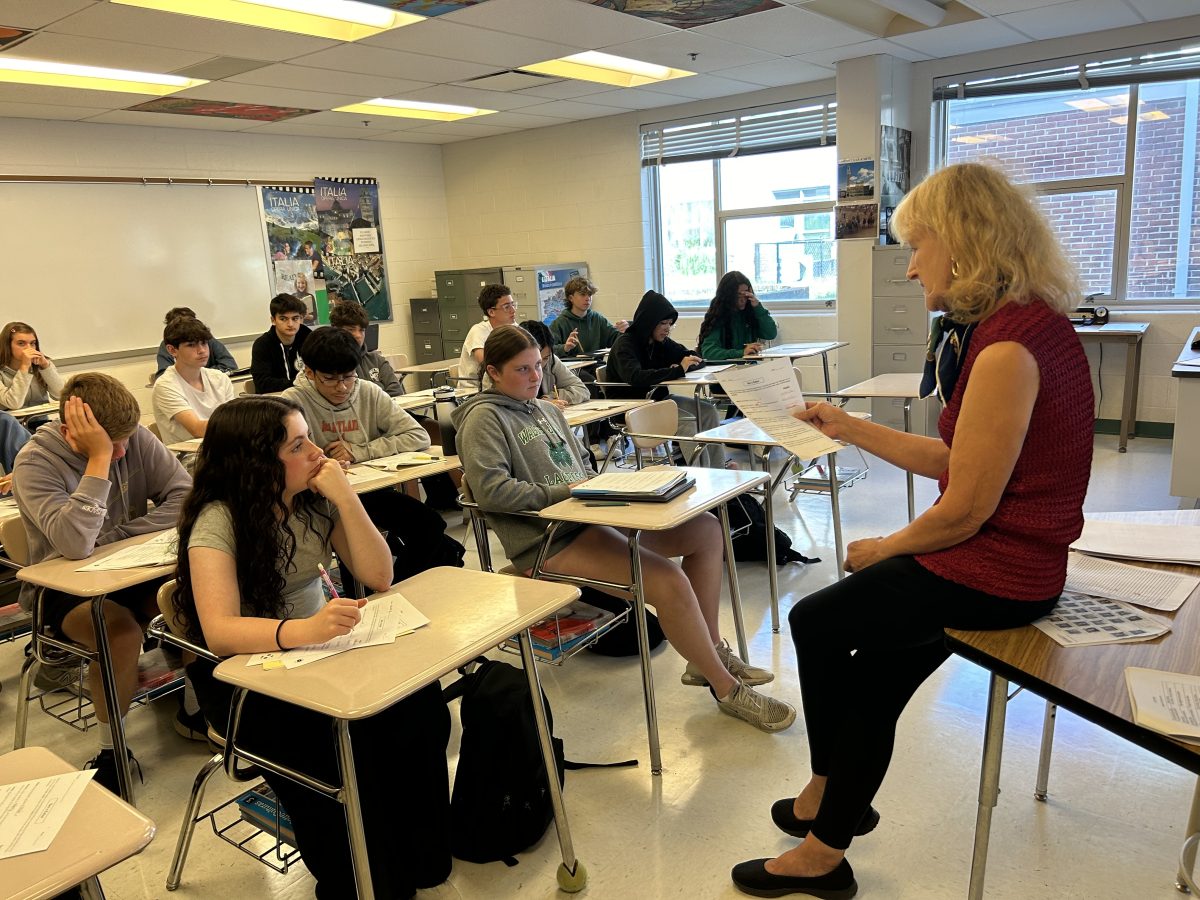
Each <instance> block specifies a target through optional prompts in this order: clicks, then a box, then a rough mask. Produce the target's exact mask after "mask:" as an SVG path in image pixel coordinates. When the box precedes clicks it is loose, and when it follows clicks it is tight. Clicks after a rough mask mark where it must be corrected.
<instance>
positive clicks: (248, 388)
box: [242, 378, 254, 394]
mask: <svg viewBox="0 0 1200 900" xmlns="http://www.w3.org/2000/svg"><path fill="white" fill-rule="evenodd" d="M242 393H243V394H253V393H254V379H253V378H248V379H246V381H244V382H242Z"/></svg>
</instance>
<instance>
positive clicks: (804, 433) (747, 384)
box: [720, 359, 842, 459]
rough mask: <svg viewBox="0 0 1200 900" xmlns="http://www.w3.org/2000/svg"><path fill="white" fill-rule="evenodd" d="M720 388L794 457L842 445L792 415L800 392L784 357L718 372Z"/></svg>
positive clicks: (801, 403)
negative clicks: (720, 374) (720, 373)
mask: <svg viewBox="0 0 1200 900" xmlns="http://www.w3.org/2000/svg"><path fill="white" fill-rule="evenodd" d="M720 381H721V389H722V390H723V391H725V393H727V394H728V395H729V399H730V400H732V401H733V403H734V404H735V405H736V406H737V408H738V409H740V410H741V411H742V413H743V414H744V415H745V416H746V418H747V419H749V420H750V421H752V422H753V423H754V424H755V425H757V426H758V427H759V428H761V429H762V430H763V431H765V432H766V433H767V434H768V435H770V437H771V438H772V439H773V440H775V441H777V442H778V443H779V446H781V447H783V448H784V449H785V450H787V451H788V452H789V453H791V454H793V455H794V456H795V457H796V458H797V459H813V458H814V457H817V456H824V455H825V454H827V453H836V452H837V451H839V450H841V449H842V445H841V444H839V443H838V442H837V441H835V440H834V439H833V438H830V437H826V436H825V435H824V434H822V433H821V432H820V431H819V430H818V429H817V428H816V427H815V426H813V425H811V424H809V423H808V422H802V421H800V420H799V419H797V418H794V417H793V416H792V411H793V410H796V409H803V408H804V394H802V393H801V392H800V385H798V384H797V383H796V373H794V372H793V371H792V367H791V366H790V365H789V364H788V361H787V360H786V359H769V360H766V361H764V362H761V363H759V364H758V365H756V366H738V367H735V368H733V369H731V370H730V371H728V372H726V373H724V374H722V376H721V378H720Z"/></svg>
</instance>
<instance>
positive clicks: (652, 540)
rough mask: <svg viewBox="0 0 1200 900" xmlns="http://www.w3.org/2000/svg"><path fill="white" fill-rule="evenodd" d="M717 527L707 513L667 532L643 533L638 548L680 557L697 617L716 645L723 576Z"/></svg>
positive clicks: (718, 638) (714, 520)
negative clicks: (698, 609) (693, 596)
mask: <svg viewBox="0 0 1200 900" xmlns="http://www.w3.org/2000/svg"><path fill="white" fill-rule="evenodd" d="M722 544H723V542H722V540H721V524H720V522H718V521H717V517H716V516H714V515H712V514H711V513H704V515H701V516H696V518H694V519H690V520H688V521H687V522H685V523H684V524H682V525H680V526H679V527H677V528H672V529H671V530H670V531H647V532H644V533H643V534H642V546H643V547H646V548H647V549H650V550H653V551H654V552H655V553H658V554H659V555H660V556H666V557H674V556H682V557H683V562H682V566H683V574H684V575H685V576H686V577H687V580H688V583H689V584H690V585H691V587H692V593H694V594H695V595H696V601H697V602H698V603H699V605H700V614H701V615H702V616H704V622H705V624H706V625H707V626H708V635H709V637H710V638H711V639H712V642H713V643H714V644H716V643H717V642H718V641H720V640H721V628H720V625H719V624H718V618H717V617H718V615H719V612H720V605H721V580H722V578H723V573H724V563H723V561H724V558H725V555H724V547H723V546H722Z"/></svg>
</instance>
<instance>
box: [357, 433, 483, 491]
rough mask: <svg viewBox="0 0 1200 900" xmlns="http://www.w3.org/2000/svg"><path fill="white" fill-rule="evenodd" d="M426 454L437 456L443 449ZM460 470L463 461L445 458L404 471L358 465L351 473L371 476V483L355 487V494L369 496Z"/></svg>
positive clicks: (410, 467)
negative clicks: (376, 492) (414, 481)
mask: <svg viewBox="0 0 1200 900" xmlns="http://www.w3.org/2000/svg"><path fill="white" fill-rule="evenodd" d="M426 452H428V453H430V454H432V455H436V454H440V453H441V452H442V448H441V447H438V446H436V445H434V446H432V447H430V448H429V449H428V451H426ZM459 468H462V460H461V459H459V458H458V457H457V456H443V457H442V458H441V459H437V460H434V461H433V462H429V463H425V464H424V465H421V466H405V467H404V468H402V469H392V470H387V469H374V468H372V467H371V466H368V465H366V464H365V463H358V464H357V465H353V466H351V467H350V471H351V472H354V473H356V474H361V475H368V476H371V478H370V480H369V481H362V482H360V483H358V484H356V485H354V493H356V494H368V493H370V492H371V491H380V490H383V489H384V488H389V487H395V486H396V485H398V484H404V483H405V482H407V481H413V480H415V479H417V478H428V477H429V476H430V475H440V474H442V473H443V472H450V471H453V470H454V469H459Z"/></svg>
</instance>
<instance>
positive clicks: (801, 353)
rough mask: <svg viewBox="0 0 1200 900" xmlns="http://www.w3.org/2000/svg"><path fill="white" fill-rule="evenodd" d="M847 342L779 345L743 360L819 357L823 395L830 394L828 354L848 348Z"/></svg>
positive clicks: (798, 342) (745, 357)
mask: <svg viewBox="0 0 1200 900" xmlns="http://www.w3.org/2000/svg"><path fill="white" fill-rule="evenodd" d="M849 346H850V342H849V341H797V342H794V343H791V344H779V345H777V346H775V347H767V348H766V349H764V350H763V351H762V352H761V353H755V354H754V355H752V356H744V357H742V358H743V359H773V358H776V357H782V358H784V359H789V360H791V361H792V362H795V361H796V360H798V359H808V358H809V357H812V356H819V357H821V369H822V371H823V372H824V373H825V393H827V394H828V393H830V392H831V391H832V390H833V388H832V387H831V385H832V382H831V381H830V380H829V354H830V353H831V352H832V351H834V350H837V349H838V348H840V347H849Z"/></svg>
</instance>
